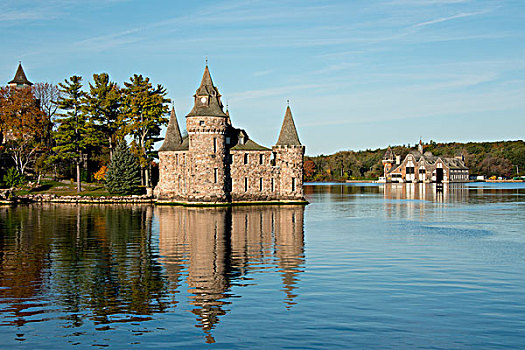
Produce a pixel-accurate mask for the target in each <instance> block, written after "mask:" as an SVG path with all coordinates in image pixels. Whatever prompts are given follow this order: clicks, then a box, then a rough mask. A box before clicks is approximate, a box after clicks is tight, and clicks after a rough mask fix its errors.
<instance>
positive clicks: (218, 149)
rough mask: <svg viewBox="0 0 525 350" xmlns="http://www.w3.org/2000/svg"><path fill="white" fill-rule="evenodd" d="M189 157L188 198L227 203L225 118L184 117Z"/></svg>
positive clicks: (198, 200)
mask: <svg viewBox="0 0 525 350" xmlns="http://www.w3.org/2000/svg"><path fill="white" fill-rule="evenodd" d="M186 128H187V130H188V135H189V142H190V144H189V151H188V155H189V159H188V163H187V167H188V170H189V173H188V187H187V190H188V191H187V196H186V197H187V200H188V201H190V202H191V201H196V202H226V201H228V200H229V198H228V195H227V191H226V184H227V178H229V176H230V175H229V174H228V168H227V166H226V165H227V164H226V162H225V160H226V138H225V133H226V128H227V124H226V118H224V117H187V118H186Z"/></svg>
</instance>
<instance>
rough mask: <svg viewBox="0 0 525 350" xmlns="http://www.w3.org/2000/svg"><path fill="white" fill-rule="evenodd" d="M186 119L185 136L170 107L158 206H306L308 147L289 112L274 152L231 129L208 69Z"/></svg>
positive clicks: (162, 158)
mask: <svg viewBox="0 0 525 350" xmlns="http://www.w3.org/2000/svg"><path fill="white" fill-rule="evenodd" d="M193 97H194V105H193V108H192V110H191V111H190V112H189V113H188V115H187V116H186V130H187V133H188V134H187V135H186V136H182V134H181V132H180V128H179V124H178V122H177V117H176V115H175V109H174V108H172V110H171V116H170V121H169V123H168V128H167V130H166V137H165V139H164V143H163V144H162V146H161V147H160V149H159V183H158V184H157V186H156V188H155V191H154V193H155V196H156V197H157V200H158V202H159V203H162V202H167V203H182V204H192V203H193V204H198V203H205V204H227V203H239V202H261V203H267V202H291V203H296V202H297V203H304V194H303V180H302V179H303V155H304V151H305V147H304V146H303V145H302V144H301V142H300V141H299V136H298V133H297V129H296V127H295V123H294V120H293V117H292V111H291V109H290V106H288V107H287V108H286V112H285V115H284V121H283V124H282V127H281V132H280V134H279V137H278V140H277V143H276V144H275V146H273V147H272V148H268V147H264V146H262V145H260V144H258V143H256V142H255V141H253V140H252V139H251V138H250V136H249V135H248V133H247V132H246V131H245V130H243V129H238V128H235V127H233V125H232V123H231V119H230V114H229V112H228V111H224V109H223V108H224V106H223V104H222V102H221V94H220V93H219V90H218V89H217V87H215V86H214V85H213V81H212V79H211V75H210V71H209V69H208V66H206V68H205V70H204V74H203V77H202V81H201V84H200V86H199V87H198V89H197V91H196V92H195V95H194V96H193Z"/></svg>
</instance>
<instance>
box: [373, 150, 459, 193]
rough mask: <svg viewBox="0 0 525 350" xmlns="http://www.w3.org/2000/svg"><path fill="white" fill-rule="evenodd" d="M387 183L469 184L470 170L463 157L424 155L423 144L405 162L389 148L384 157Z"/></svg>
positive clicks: (427, 153)
mask: <svg viewBox="0 0 525 350" xmlns="http://www.w3.org/2000/svg"><path fill="white" fill-rule="evenodd" d="M383 167H384V177H385V180H384V181H386V182H425V183H429V182H435V183H443V182H445V183H450V182H468V180H469V168H468V167H467V166H466V165H465V161H464V159H463V156H457V157H455V158H446V157H437V156H434V155H433V154H432V153H431V152H424V153H423V143H422V142H421V140H420V141H419V145H418V150H417V151H411V152H410V153H409V154H407V156H406V157H405V159H404V160H403V161H401V157H400V156H396V155H395V154H394V152H392V149H391V148H390V147H388V149H387V150H386V152H385V155H384V156H383Z"/></svg>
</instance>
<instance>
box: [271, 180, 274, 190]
mask: <svg viewBox="0 0 525 350" xmlns="http://www.w3.org/2000/svg"><path fill="white" fill-rule="evenodd" d="M271 188H272V192H273V191H274V185H273V179H272V185H271Z"/></svg>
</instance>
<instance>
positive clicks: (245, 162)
mask: <svg viewBox="0 0 525 350" xmlns="http://www.w3.org/2000/svg"><path fill="white" fill-rule="evenodd" d="M244 164H248V153H244Z"/></svg>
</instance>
